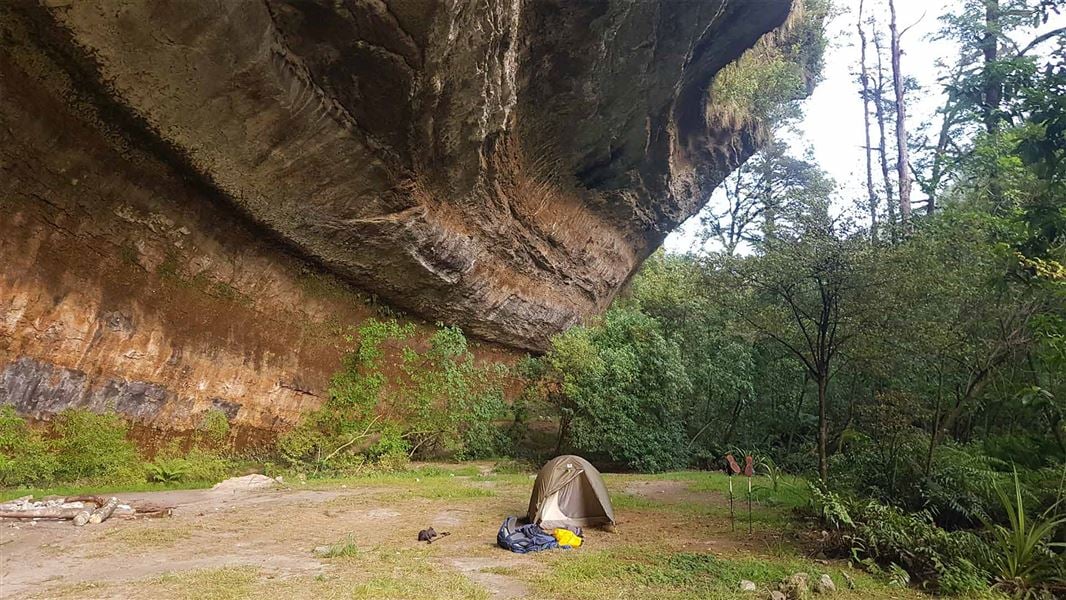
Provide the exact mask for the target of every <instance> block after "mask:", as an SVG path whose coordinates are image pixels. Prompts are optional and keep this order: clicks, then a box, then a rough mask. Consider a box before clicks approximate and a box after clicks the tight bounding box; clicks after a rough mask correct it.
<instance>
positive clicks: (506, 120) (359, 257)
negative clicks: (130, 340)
mask: <svg viewBox="0 0 1066 600" xmlns="http://www.w3.org/2000/svg"><path fill="white" fill-rule="evenodd" d="M12 4H13V6H10V7H8V9H7V10H10V11H14V15H9V16H8V18H10V17H11V16H14V17H18V18H21V19H23V20H24V21H25V22H27V23H29V26H30V27H33V28H35V29H36V31H37V32H39V33H43V34H44V35H41V36H38V37H37V40H38V41H39V42H40V43H42V44H44V45H45V46H46V49H47V50H48V51H49V52H54V53H58V54H59V55H61V56H62V57H63V59H64V60H66V61H67V64H68V65H69V66H70V67H71V68H73V69H77V71H78V74H77V76H78V77H79V82H78V84H79V85H82V86H85V87H86V88H92V89H91V93H92V94H94V95H95V96H96V98H95V100H98V101H99V102H101V103H103V104H104V105H105V106H106V108H107V109H108V110H109V111H113V116H114V118H113V120H110V122H108V123H106V124H103V125H104V126H108V127H116V128H119V129H122V130H123V133H128V134H129V135H130V136H131V137H135V138H136V142H137V143H140V144H143V145H144V146H146V147H151V148H152V149H153V150H154V151H156V152H157V153H158V154H160V155H161V156H162V158H163V159H164V161H166V162H167V163H168V164H170V165H172V166H174V167H175V169H176V170H178V171H179V172H180V173H181V174H182V175H183V176H185V177H187V178H189V179H191V180H194V181H196V182H198V183H199V184H200V185H202V186H204V188H205V189H206V190H209V191H210V192H212V193H215V194H217V197H218V198H220V199H224V201H226V202H228V203H231V204H233V205H234V207H235V208H237V209H239V210H240V211H243V212H244V213H246V214H247V215H249V216H250V217H251V218H252V219H253V220H254V221H256V222H257V223H259V224H260V225H262V226H263V227H265V228H266V229H268V230H270V231H271V232H272V233H274V234H276V235H277V236H278V237H280V238H282V239H284V240H285V241H286V242H287V243H289V244H291V246H292V247H294V248H297V249H299V251H301V252H302V253H305V254H306V255H308V256H310V257H313V258H314V259H315V260H317V261H320V262H321V263H323V264H325V265H328V267H329V268H330V269H332V270H334V271H336V272H337V273H341V274H343V275H344V276H346V277H348V278H350V279H351V280H353V281H355V282H357V283H358V284H359V285H360V286H362V287H363V288H364V289H367V290H370V291H372V292H375V293H378V294H380V295H381V296H383V297H385V298H386V299H388V300H389V301H390V302H392V303H394V304H397V305H399V306H402V307H404V308H407V309H410V310H412V311H414V312H415V313H417V314H419V315H422V316H425V317H427V318H431V319H441V320H445V321H448V322H453V323H457V324H460V325H462V326H464V327H465V328H467V329H468V330H469V331H471V332H473V333H475V334H477V335H479V336H481V337H484V338H488V339H493V340H498V341H502V342H505V343H507V344H510V345H515V346H522V347H530V348H542V347H543V346H544V343H545V341H546V338H547V336H548V335H550V334H552V333H555V332H558V331H559V330H561V329H563V328H564V327H566V326H568V325H570V324H573V323H575V322H576V321H578V320H579V319H581V318H582V317H585V316H587V315H590V314H593V313H596V312H597V311H599V310H601V309H603V308H604V307H605V306H606V304H607V303H608V302H610V300H611V298H612V297H613V295H614V293H615V292H616V291H617V290H618V289H619V287H620V286H621V285H622V284H623V283H624V282H625V281H626V279H627V278H628V277H629V276H630V275H631V274H632V272H633V271H634V270H635V269H636V268H637V267H638V266H639V264H640V263H641V261H642V260H643V259H644V258H645V257H646V256H647V255H648V254H649V253H650V252H651V251H653V250H654V249H655V248H656V247H657V246H658V245H659V243H660V242H661V241H662V239H663V237H664V236H665V235H666V234H667V233H668V232H669V231H670V230H671V229H672V228H673V227H674V226H676V225H677V224H678V223H679V222H680V221H681V220H682V219H684V218H686V217H688V216H690V215H691V214H693V213H694V212H695V211H696V210H697V209H698V208H699V206H700V205H701V204H702V202H704V201H705V199H706V194H707V192H708V191H709V190H710V188H711V187H712V186H713V185H715V184H717V183H718V182H719V181H720V179H721V178H722V177H723V176H724V175H725V174H727V173H728V171H729V170H730V169H731V167H732V166H733V165H734V164H735V163H736V161H737V160H738V159H741V158H743V157H744V156H743V151H742V152H741V155H736V154H733V155H731V153H730V152H725V151H722V150H723V149H722V147H721V144H720V142H719V141H720V140H722V139H734V138H736V137H737V134H738V133H739V134H743V132H737V131H730V130H723V129H722V128H717V129H716V126H715V125H714V124H712V123H708V122H707V119H706V112H707V111H706V105H707V102H708V98H707V91H708V87H709V85H710V82H711V79H712V77H713V76H714V74H715V73H716V72H717V71H718V70H719V69H720V68H721V67H723V66H724V65H726V64H727V63H729V62H730V61H732V60H734V59H736V58H737V57H739V56H740V55H741V54H742V53H743V52H744V51H745V50H746V49H748V48H749V47H751V46H752V45H753V44H754V43H755V42H756V40H757V39H758V38H759V37H760V36H762V35H763V34H765V33H767V32H768V31H770V30H772V29H774V28H775V27H778V26H779V25H781V24H782V22H783V21H784V20H785V18H786V16H787V15H788V12H789V9H790V6H791V2H790V1H788V0H760V1H757V2H748V1H743V2H741V1H736V0H720V1H714V0H709V1H706V2H669V1H661V2H630V1H628V0H615V1H606V0H601V1H591V2H556V1H552V0H536V1H531V0H492V1H490V2H466V1H460V0H405V1H400V0H388V1H385V0H346V1H343V2H309V1H303V2H283V1H281V0H266V1H262V0H234V1H232V2H225V3H222V4H217V3H201V2H154V1H151V2H150V1H146V0H125V1H120V0H116V1H115V2H107V3H102V4H101V3H95V2H73V3H70V2H63V3H59V2H47V1H43V0H42V1H41V2H40V5H39V6H36V5H34V3H31V2H25V3H12ZM110 116H111V115H108V116H107V117H105V118H108V117H110Z"/></svg>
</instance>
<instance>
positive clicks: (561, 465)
mask: <svg viewBox="0 0 1066 600" xmlns="http://www.w3.org/2000/svg"><path fill="white" fill-rule="evenodd" d="M529 522H530V523H536V524H538V525H540V526H541V527H543V528H544V529H554V528H556V527H567V526H578V527H590V526H596V525H612V524H614V508H612V507H611V497H610V496H609V495H608V494H607V486H606V485H604V483H603V477H602V476H600V472H599V471H597V470H596V467H594V466H592V465H591V464H590V463H589V461H587V460H585V459H583V458H581V457H580V456H574V455H572V454H565V455H563V456H557V457H555V458H553V459H551V460H549V461H548V462H547V464H545V465H544V466H543V467H542V468H541V469H540V473H537V481H536V482H535V483H534V484H533V495H532V496H530V498H529Z"/></svg>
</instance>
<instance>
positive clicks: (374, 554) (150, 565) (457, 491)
mask: <svg viewBox="0 0 1066 600" xmlns="http://www.w3.org/2000/svg"><path fill="white" fill-rule="evenodd" d="M604 479H605V482H606V484H607V486H608V489H609V490H610V493H611V498H612V500H613V502H614V508H615V513H616V517H617V520H618V526H617V528H616V530H615V532H613V533H608V532H605V531H600V530H596V529H590V530H588V531H587V535H586V542H585V545H584V546H583V547H582V548H580V549H577V550H554V551H548V552H542V553H535V554H528V555H517V554H511V553H509V552H507V551H504V550H502V549H500V548H498V547H497V546H496V545H495V538H496V531H497V528H498V527H499V525H500V523H501V522H502V521H503V519H504V517H506V516H508V515H522V514H524V513H525V511H526V508H527V506H528V502H529V494H530V489H531V487H532V484H533V479H532V473H501V472H496V471H495V470H493V469H492V465H491V464H488V463H480V464H472V463H467V464H463V465H421V466H419V467H417V468H415V469H414V470H412V471H410V472H405V473H400V474H394V475H380V476H373V477H362V478H355V479H346V480H331V481H312V482H309V483H307V484H305V485H299V484H294V485H286V486H282V487H280V488H278V489H272V490H252V491H240V492H232V491H229V492H218V491H214V492H212V491H210V490H182V491H168V492H142V493H125V494H123V497H124V498H129V499H133V500H144V501H151V502H155V503H160V504H173V505H176V506H177V508H176V509H175V511H174V516H173V517H171V518H167V519H150V520H143V521H118V520H114V519H112V520H109V521H107V522H105V523H102V524H99V525H96V526H89V527H80V528H75V527H72V526H71V524H70V523H69V522H40V523H37V524H36V525H30V524H28V523H11V522H4V523H3V524H2V525H0V535H2V537H0V544H2V545H0V548H2V550H3V552H2V553H0V555H2V564H0V575H2V577H3V580H2V588H0V596H2V597H3V598H5V599H6V598H72V599H73V598H77V599H79V600H85V599H87V598H115V597H121V598H153V599H155V598H190V599H191V598H208V599H212V598H213V599H238V598H270V599H276V598H281V597H283V598H285V599H286V600H294V599H298V598H420V599H429V598H520V597H527V596H528V597H537V598H588V599H596V598H619V597H625V598H627V600H628V599H633V598H738V597H751V598H763V597H766V596H767V594H768V591H769V590H770V589H771V588H773V587H775V586H776V583H777V582H778V581H780V580H781V579H783V578H785V577H787V576H789V575H791V574H792V573H795V572H798V571H803V572H806V573H808V574H809V575H810V576H811V578H812V580H815V579H817V578H818V577H819V576H820V575H821V574H829V575H830V576H832V577H833V579H834V580H836V582H837V587H838V588H839V590H840V591H839V592H837V593H836V594H834V596H833V597H834V598H886V599H887V598H901V599H902V598H921V597H923V596H922V595H921V594H919V593H917V592H914V591H911V590H902V589H898V588H892V587H889V586H888V584H887V583H885V582H882V581H880V580H877V579H875V578H874V577H872V576H870V575H867V574H865V573H863V572H861V571H857V570H854V569H850V568H849V567H848V566H847V564H846V563H843V562H840V561H828V562H827V561H819V560H816V559H813V558H805V556H807V554H808V553H809V551H810V550H811V549H812V545H811V544H812V542H811V541H810V540H812V539H813V538H812V537H811V535H810V532H809V531H808V530H807V528H806V526H805V525H803V524H800V523H796V522H794V520H793V517H792V516H791V506H793V505H794V504H796V503H797V502H800V501H802V492H801V491H800V490H802V487H801V486H797V487H792V486H787V485H785V486H783V487H782V488H781V489H779V490H778V492H776V493H774V492H772V491H770V490H769V488H768V486H769V484H768V482H766V481H761V480H757V495H758V497H759V498H762V499H763V501H762V502H758V503H756V504H755V506H754V509H753V520H754V531H755V533H754V535H752V536H749V535H748V534H747V529H746V520H745V519H746V505H744V503H743V502H742V501H741V498H740V497H738V502H737V524H736V525H737V526H736V531H735V532H734V531H731V527H730V521H729V510H728V500H727V498H726V495H725V493H724V491H725V489H726V481H725V477H724V476H723V475H720V474H711V473H697V472H681V473H668V474H662V475H615V474H606V475H605V476H604ZM742 506H743V508H744V510H742V509H741V508H742ZM431 525H432V526H434V527H436V528H437V529H438V530H448V531H450V532H451V535H450V536H448V537H445V538H441V539H440V540H439V541H437V542H435V543H433V544H425V543H419V542H417V541H416V539H415V538H416V535H417V533H418V531H419V530H420V529H422V528H425V527H429V526H431ZM322 546H330V547H329V548H327V549H325V550H324V551H323V549H322ZM842 571H846V572H847V573H848V575H849V576H850V577H851V578H852V579H853V580H854V582H855V585H856V589H848V587H847V586H846V585H845V578H844V577H843V576H842V575H841V573H842ZM742 579H746V580H750V581H753V582H755V584H756V585H757V586H758V590H759V591H758V592H756V593H750V592H749V593H742V592H738V591H737V586H738V582H739V581H740V580H742Z"/></svg>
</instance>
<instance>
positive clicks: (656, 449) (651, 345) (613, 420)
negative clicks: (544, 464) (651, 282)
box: [536, 309, 690, 471]
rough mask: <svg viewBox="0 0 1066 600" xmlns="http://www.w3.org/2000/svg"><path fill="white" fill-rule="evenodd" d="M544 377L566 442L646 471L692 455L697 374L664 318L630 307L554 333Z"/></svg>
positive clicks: (561, 437)
mask: <svg viewBox="0 0 1066 600" xmlns="http://www.w3.org/2000/svg"><path fill="white" fill-rule="evenodd" d="M543 361H544V365H545V368H544V369H543V371H542V374H541V375H540V380H539V381H538V382H537V383H536V385H537V386H538V389H540V390H541V391H542V393H543V397H542V399H543V401H544V402H546V403H547V404H549V405H550V406H551V407H552V408H553V409H554V410H555V411H556V413H557V414H558V416H559V419H560V432H559V446H560V447H561V446H562V445H563V443H569V444H571V445H572V446H573V447H574V448H576V449H578V450H579V451H581V452H585V453H586V454H590V455H593V456H603V457H605V458H608V459H610V460H614V461H618V462H621V463H622V464H624V465H626V466H627V467H630V468H633V469H638V470H642V471H662V470H667V469H671V468H675V467H679V466H683V465H685V464H686V462H687V444H686V440H685V435H684V434H685V429H684V425H683V421H682V418H681V415H682V406H681V402H680V399H681V398H683V397H684V395H685V394H686V393H687V391H688V387H689V385H690V381H689V378H688V376H687V374H686V373H685V370H684V367H683V366H682V360H681V350H680V348H679V347H678V346H677V344H676V343H674V342H672V341H671V340H668V339H666V338H665V337H663V335H662V333H661V331H660V326H659V324H658V323H657V322H656V321H655V320H654V319H651V318H649V317H647V316H646V315H643V314H641V313H639V312H636V311H632V310H625V309H614V310H611V311H608V313H607V314H606V315H605V316H604V318H603V322H602V323H601V324H599V325H598V326H594V327H587V328H586V327H575V328H573V329H570V330H569V331H567V332H566V333H563V334H561V335H559V336H558V337H556V338H554V339H553V340H552V347H551V350H550V351H549V352H548V354H547V355H546V356H545V357H544V358H543Z"/></svg>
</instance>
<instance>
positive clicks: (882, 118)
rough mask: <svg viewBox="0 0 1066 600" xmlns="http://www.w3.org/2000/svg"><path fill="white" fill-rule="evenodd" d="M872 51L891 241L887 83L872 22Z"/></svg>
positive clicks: (893, 208) (892, 199)
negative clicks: (875, 67) (875, 58)
mask: <svg viewBox="0 0 1066 600" xmlns="http://www.w3.org/2000/svg"><path fill="white" fill-rule="evenodd" d="M873 25H874V50H875V51H876V53H877V86H876V87H875V88H874V111H875V112H874V114H875V116H876V118H877V131H878V140H879V144H880V146H879V152H880V163H881V180H882V181H883V182H884V188H885V199H886V204H885V206H886V207H887V209H888V224H889V226H890V229H891V231H892V236H893V239H894V238H895V235H896V233H895V227H894V226H895V224H896V200H895V194H894V193H893V189H894V186H893V184H892V176H891V174H890V173H891V170H890V169H889V165H888V134H887V133H886V126H885V123H886V122H887V120H888V116H887V115H886V114H885V107H886V106H888V101H887V100H885V90H886V89H888V81H887V80H886V78H885V69H884V64H883V63H882V60H881V57H882V55H883V53H884V52H883V49H882V47H881V34H880V32H879V31H878V29H877V23H876V22H874V24H873Z"/></svg>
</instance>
